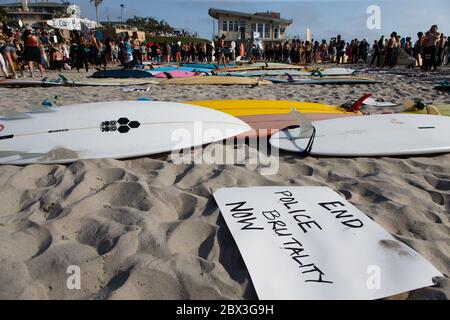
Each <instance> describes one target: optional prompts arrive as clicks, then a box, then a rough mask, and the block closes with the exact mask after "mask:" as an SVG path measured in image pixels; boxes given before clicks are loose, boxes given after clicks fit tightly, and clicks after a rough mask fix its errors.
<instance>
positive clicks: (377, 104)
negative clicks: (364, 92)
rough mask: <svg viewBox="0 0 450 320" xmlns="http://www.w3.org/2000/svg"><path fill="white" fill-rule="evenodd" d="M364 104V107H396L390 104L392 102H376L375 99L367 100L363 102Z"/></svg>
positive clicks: (394, 104) (395, 104)
mask: <svg viewBox="0 0 450 320" xmlns="http://www.w3.org/2000/svg"><path fill="white" fill-rule="evenodd" d="M364 104H365V105H366V106H372V107H395V106H397V105H398V104H397V103H392V102H388V101H383V100H376V99H372V98H367V99H366V100H365V101H364Z"/></svg>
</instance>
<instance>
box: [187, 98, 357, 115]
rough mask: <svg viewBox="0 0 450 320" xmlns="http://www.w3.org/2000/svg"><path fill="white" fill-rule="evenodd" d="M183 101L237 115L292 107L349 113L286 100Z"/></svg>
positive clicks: (268, 112)
mask: <svg viewBox="0 0 450 320" xmlns="http://www.w3.org/2000/svg"><path fill="white" fill-rule="evenodd" d="M183 103H187V104H191V105H196V106H200V107H206V108H211V109H214V110H218V111H222V112H225V113H228V114H230V115H232V116H235V117H243V116H251V115H271V114H286V113H290V112H291V108H295V109H297V111H298V112H301V113H327V114H349V112H346V111H343V110H341V109H339V108H338V107H336V106H330V105H326V104H319V103H312V102H301V101H286V100H199V101H188V102H183ZM350 113H352V114H355V113H353V112H350ZM355 115H356V114H355Z"/></svg>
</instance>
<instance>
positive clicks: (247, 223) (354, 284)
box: [214, 187, 442, 300]
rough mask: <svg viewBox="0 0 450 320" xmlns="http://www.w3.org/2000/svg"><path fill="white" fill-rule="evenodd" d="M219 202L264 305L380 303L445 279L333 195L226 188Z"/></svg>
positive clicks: (293, 189)
mask: <svg viewBox="0 0 450 320" xmlns="http://www.w3.org/2000/svg"><path fill="white" fill-rule="evenodd" d="M214 198H215V199H216V202H217V203H218V205H219V208H220V211H221V212H222V215H223V217H224V219H225V221H226V223H227V226H228V228H229V229H230V231H231V233H232V234H233V237H234V239H235V241H236V243H237V245H238V247H239V250H240V252H241V254H242V257H243V259H244V261H245V264H246V266H247V268H248V271H249V273H250V275H251V277H252V280H253V284H254V286H255V290H256V292H257V294H258V297H259V298H260V299H263V300H293V299H296V300H297V299H298V300H300V299H301V300H303V299H305V300H312V299H324V300H328V299H333V300H334V299H360V300H363V299H364V300H366V299H379V298H383V297H388V296H392V295H395V294H399V293H402V292H406V291H410V290H414V289H418V288H422V287H426V286H430V285H433V277H436V276H438V277H442V274H441V273H440V272H439V271H438V270H437V269H436V268H435V267H434V266H433V265H431V264H430V263H429V262H428V261H427V260H425V259H424V258H423V257H422V256H420V255H419V254H418V253H417V252H416V251H414V250H413V249H412V248H410V247H409V246H407V245H405V244H403V243H402V242H400V241H398V240H397V239H396V238H394V237H393V236H392V235H391V234H390V233H389V232H387V231H386V230H384V229H383V228H381V227H380V226H379V225H378V224H376V223H375V222H374V221H372V220H371V219H370V218H369V217H368V216H366V215H365V214H364V213H362V212H361V211H359V210H358V209H357V208H355V207H354V206H353V205H351V204H350V203H349V202H348V201H346V200H345V199H344V198H342V197H341V196H340V195H339V194H338V193H336V192H335V191H333V190H332V189H330V188H327V187H253V188H226V189H220V190H218V191H217V192H216V193H214ZM393 214H394V213H393Z"/></svg>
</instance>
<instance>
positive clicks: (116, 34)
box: [100, 21, 145, 42]
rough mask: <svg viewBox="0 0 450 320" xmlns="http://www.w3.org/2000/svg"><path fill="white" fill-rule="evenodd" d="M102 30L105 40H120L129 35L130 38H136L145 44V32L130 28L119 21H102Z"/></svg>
mask: <svg viewBox="0 0 450 320" xmlns="http://www.w3.org/2000/svg"><path fill="white" fill-rule="evenodd" d="M100 24H101V25H102V26H103V28H102V29H101V31H102V34H103V37H104V38H111V39H119V38H121V37H125V36H126V35H128V36H129V37H130V38H131V37H133V36H136V37H137V38H138V39H139V41H141V42H145V32H144V31H139V30H138V29H137V28H133V27H130V26H128V25H126V24H124V23H123V22H119V21H101V22H100Z"/></svg>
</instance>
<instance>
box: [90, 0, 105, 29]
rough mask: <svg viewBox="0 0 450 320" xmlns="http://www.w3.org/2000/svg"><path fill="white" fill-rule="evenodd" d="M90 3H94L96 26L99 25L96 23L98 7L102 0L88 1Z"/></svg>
mask: <svg viewBox="0 0 450 320" xmlns="http://www.w3.org/2000/svg"><path fill="white" fill-rule="evenodd" d="M90 1H91V2H92V3H94V6H95V15H96V17H97V24H99V21H98V7H100V5H101V4H102V2H103V0H90Z"/></svg>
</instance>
